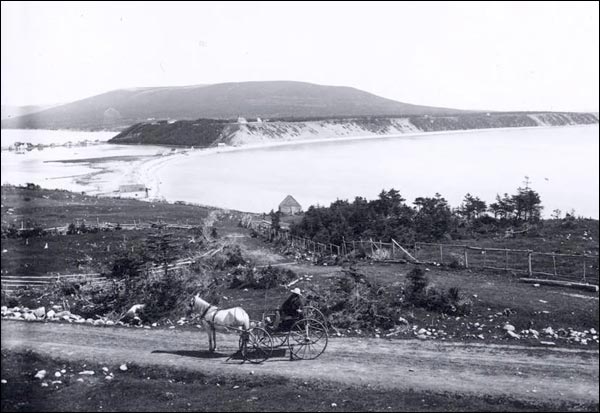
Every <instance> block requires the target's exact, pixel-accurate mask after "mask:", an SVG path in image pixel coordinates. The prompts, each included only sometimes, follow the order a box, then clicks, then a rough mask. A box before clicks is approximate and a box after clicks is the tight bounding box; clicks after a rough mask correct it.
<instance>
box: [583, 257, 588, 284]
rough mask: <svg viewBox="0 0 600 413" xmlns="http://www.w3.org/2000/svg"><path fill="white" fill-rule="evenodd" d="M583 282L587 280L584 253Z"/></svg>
mask: <svg viewBox="0 0 600 413" xmlns="http://www.w3.org/2000/svg"><path fill="white" fill-rule="evenodd" d="M583 282H587V281H586V280H585V255H584V256H583Z"/></svg>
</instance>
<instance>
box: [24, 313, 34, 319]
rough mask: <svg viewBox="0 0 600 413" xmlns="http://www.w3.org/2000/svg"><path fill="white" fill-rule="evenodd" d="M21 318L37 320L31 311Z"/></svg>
mask: <svg viewBox="0 0 600 413" xmlns="http://www.w3.org/2000/svg"><path fill="white" fill-rule="evenodd" d="M23 319H25V321H34V320H37V318H36V317H35V316H34V315H33V314H32V313H25V315H24V316H23Z"/></svg>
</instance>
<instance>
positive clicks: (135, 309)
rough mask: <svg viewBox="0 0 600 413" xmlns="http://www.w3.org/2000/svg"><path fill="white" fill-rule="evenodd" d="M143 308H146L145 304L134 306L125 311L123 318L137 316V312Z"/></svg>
mask: <svg viewBox="0 0 600 413" xmlns="http://www.w3.org/2000/svg"><path fill="white" fill-rule="evenodd" d="M144 308H146V304H134V305H132V306H131V308H130V309H129V310H127V312H126V313H125V316H124V317H123V318H133V317H135V316H136V315H137V313H138V311H141V310H143V309H144Z"/></svg>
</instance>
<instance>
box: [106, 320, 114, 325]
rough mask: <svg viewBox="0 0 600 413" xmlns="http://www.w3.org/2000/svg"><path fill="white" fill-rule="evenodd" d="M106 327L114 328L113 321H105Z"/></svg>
mask: <svg viewBox="0 0 600 413" xmlns="http://www.w3.org/2000/svg"><path fill="white" fill-rule="evenodd" d="M106 325H107V326H114V325H115V322H114V321H112V320H106Z"/></svg>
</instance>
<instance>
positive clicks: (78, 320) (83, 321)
mask: <svg viewBox="0 0 600 413" xmlns="http://www.w3.org/2000/svg"><path fill="white" fill-rule="evenodd" d="M75 322H76V323H77V324H83V323H85V319H84V318H78V319H77V320H75Z"/></svg>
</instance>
